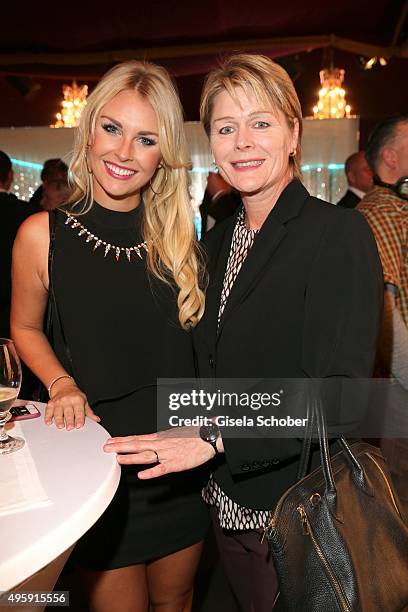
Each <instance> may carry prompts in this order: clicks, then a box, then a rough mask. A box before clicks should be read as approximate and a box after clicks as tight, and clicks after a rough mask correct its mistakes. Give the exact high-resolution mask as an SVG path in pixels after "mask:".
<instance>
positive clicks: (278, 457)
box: [193, 179, 383, 509]
mask: <svg viewBox="0 0 408 612" xmlns="http://www.w3.org/2000/svg"><path fill="white" fill-rule="evenodd" d="M236 216H237V214H235V215H234V216H233V217H231V218H230V219H227V220H226V221H225V222H223V223H221V224H219V225H218V226H217V227H216V228H214V229H213V230H212V231H211V232H209V233H208V235H207V238H206V241H205V246H206V249H207V253H208V257H209V274H210V283H209V287H208V291H207V304H206V311H205V315H204V317H203V319H202V321H201V322H200V323H199V325H198V326H197V328H196V329H195V330H194V333H193V341H194V346H195V352H196V362H197V368H198V374H199V376H200V377H202V378H213V377H218V378H260V377H265V378H304V377H315V378H317V377H318V378H321V377H332V376H344V377H369V376H371V372H372V366H373V361H374V355H375V347H376V340H377V333H378V327H379V320H380V314H381V308H382V292H383V280H382V269H381V264H380V260H379V257H378V253H377V248H376V243H375V240H374V238H373V235H372V233H371V230H370V228H369V226H368V224H367V223H366V221H365V219H364V218H363V216H362V215H361V214H360V213H359V212H357V211H353V210H345V209H341V208H337V207H336V206H333V205H332V204H328V203H326V202H322V201H321V200H319V199H317V198H314V197H311V196H310V195H309V194H308V192H307V191H306V189H305V188H304V187H303V185H302V184H301V183H300V181H299V180H297V179H295V180H293V181H292V182H291V183H290V184H289V185H288V186H287V187H286V189H285V190H284V191H283V193H282V194H281V196H280V198H279V199H278V201H277V203H276V205H275V207H274V208H273V210H272V211H271V213H270V214H269V216H268V217H267V219H266V220H265V222H264V224H263V226H262V228H261V230H260V232H259V234H258V235H257V237H256V238H255V242H254V244H253V246H252V249H251V250H250V252H249V253H248V256H247V258H246V260H245V262H244V263H243V265H242V268H241V270H240V272H239V274H238V277H237V279H236V281H235V283H234V285H233V287H232V290H231V293H230V295H229V299H228V302H227V304H226V307H225V310H224V313H223V316H222V318H221V321H220V326H219V329H218V331H217V315H218V309H219V303H220V295H221V289H222V284H223V278H224V273H225V268H226V263H227V260H228V255H229V251H230V244H231V238H232V234H233V230H234V226H235V221H236ZM224 446H225V451H226V452H225V456H223V457H222V458H221V459H220V460H219V465H218V466H217V467H216V469H215V478H216V480H217V482H218V483H219V484H220V485H221V486H222V488H223V489H224V491H225V492H226V493H227V495H229V496H230V497H231V498H232V499H233V500H235V501H236V502H238V503H240V504H242V505H244V506H247V507H250V508H254V509H271V508H273V507H274V505H275V504H276V502H277V500H278V499H279V497H280V496H281V494H282V493H283V492H284V491H285V489H286V488H287V487H288V486H289V485H290V484H292V483H293V482H294V481H295V480H296V472H297V458H298V456H299V450H300V446H301V442H300V441H299V440H297V439H273V440H271V439H269V440H268V439H263V440H249V439H247V440H237V439H232V438H225V439H224Z"/></svg>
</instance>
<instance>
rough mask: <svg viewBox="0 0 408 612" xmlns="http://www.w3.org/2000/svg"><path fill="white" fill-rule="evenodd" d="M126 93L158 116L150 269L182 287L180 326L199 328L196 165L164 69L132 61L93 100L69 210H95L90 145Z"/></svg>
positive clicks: (149, 200)
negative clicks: (191, 189) (191, 171)
mask: <svg viewBox="0 0 408 612" xmlns="http://www.w3.org/2000/svg"><path fill="white" fill-rule="evenodd" d="M124 90H131V91H137V92H138V93H139V94H140V95H141V96H143V97H144V98H146V100H148V101H149V102H150V104H151V105H152V107H153V109H154V111H155V113H156V116H157V121H158V125H159V138H158V142H159V147H160V151H161V155H162V162H161V164H160V165H159V167H158V168H157V170H156V172H155V174H154V176H153V177H152V179H151V181H150V183H149V184H148V185H145V186H144V188H143V190H142V197H143V201H144V218H143V227H142V232H143V238H144V240H145V241H146V243H147V246H148V253H147V266H148V269H149V271H150V272H151V273H152V274H153V275H154V276H156V277H157V278H159V279H160V280H161V281H163V282H165V283H167V284H169V285H172V286H174V284H175V285H176V287H175V288H177V290H178V294H177V306H178V311H179V321H180V324H181V326H182V327H183V329H189V328H191V327H194V326H195V325H196V324H197V323H198V321H199V320H200V319H201V317H202V315H203V312H204V303H205V298H204V291H203V285H204V282H205V273H204V264H203V256H202V253H201V250H200V248H199V246H198V244H197V241H196V237H195V229H194V222H193V213H192V208H191V204H190V198H189V193H188V173H187V170H188V168H189V167H190V160H189V155H188V150H187V143H186V138H185V134H184V127H183V112H182V109H181V104H180V100H179V98H178V95H177V93H176V90H175V87H174V85H173V83H172V81H171V78H170V76H169V75H168V73H167V71H166V70H165V69H164V68H162V67H160V66H156V65H154V64H150V63H147V62H139V61H130V62H125V63H123V64H118V65H117V66H114V67H113V68H111V70H109V72H107V73H106V74H105V75H104V76H103V77H102V79H101V81H99V83H98V85H97V86H96V88H95V89H94V91H93V92H92V93H91V95H90V96H89V98H88V103H87V105H86V107H85V108H84V110H83V112H82V115H81V119H80V125H79V127H78V129H77V133H76V140H75V145H74V152H73V157H72V160H71V165H70V170H71V176H72V182H73V192H72V196H71V197H70V200H69V202H68V206H69V208H70V210H71V211H72V212H73V213H74V214H79V215H80V214H83V213H85V212H87V211H88V210H90V208H91V207H92V205H93V186H92V175H91V174H90V172H89V170H88V166H87V145H88V142H89V139H90V137H91V138H92V137H93V135H94V133H95V126H96V120H97V117H98V115H99V113H100V111H101V109H102V107H103V106H105V104H107V103H108V102H109V101H110V100H112V98H114V97H115V96H116V95H117V94H118V93H120V92H121V91H124Z"/></svg>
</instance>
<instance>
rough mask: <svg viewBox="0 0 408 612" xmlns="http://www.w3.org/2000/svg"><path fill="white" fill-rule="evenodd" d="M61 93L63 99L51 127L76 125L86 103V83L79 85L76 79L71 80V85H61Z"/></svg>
mask: <svg viewBox="0 0 408 612" xmlns="http://www.w3.org/2000/svg"><path fill="white" fill-rule="evenodd" d="M62 93H63V95H64V99H63V100H62V101H61V110H60V112H59V113H57V114H56V115H55V116H56V119H57V121H56V122H55V123H54V124H53V125H51V127H54V128H61V127H69V128H71V127H76V126H77V125H78V123H79V117H80V116H81V112H82V109H83V108H84V106H85V105H86V97H87V95H88V85H81V86H79V85H77V82H76V81H72V85H63V86H62Z"/></svg>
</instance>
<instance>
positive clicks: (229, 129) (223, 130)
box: [219, 125, 234, 134]
mask: <svg viewBox="0 0 408 612" xmlns="http://www.w3.org/2000/svg"><path fill="white" fill-rule="evenodd" d="M233 131H234V128H232V127H231V126H230V125H226V126H225V127H222V128H221V129H220V130H219V134H232V132H233Z"/></svg>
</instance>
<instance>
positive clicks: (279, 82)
mask: <svg viewBox="0 0 408 612" xmlns="http://www.w3.org/2000/svg"><path fill="white" fill-rule="evenodd" d="M237 87H241V88H242V89H243V90H244V91H245V93H246V94H247V95H254V96H255V98H256V99H257V100H258V101H260V102H263V103H266V104H269V105H271V106H272V108H274V109H278V110H280V111H282V113H283V115H284V116H285V119H286V122H287V124H288V127H289V129H291V130H293V128H294V121H293V120H294V119H297V121H298V123H299V137H298V143H297V147H296V153H295V155H294V156H291V157H289V166H290V167H291V170H292V175H293V176H297V177H298V178H302V172H301V169H300V160H301V140H302V108H301V106H300V102H299V98H298V96H297V93H296V90H295V86H294V85H293V82H292V80H291V78H290V76H289V75H288V73H287V72H286V70H285V69H284V68H282V66H279V64H277V63H276V62H274V61H272V60H271V59H270V58H269V57H266V56H265V55H257V54H251V53H238V54H236V55H231V56H230V57H228V58H227V59H226V60H225V61H223V62H222V64H221V65H220V66H219V68H216V69H215V70H212V71H211V72H210V73H209V74H208V76H207V78H206V80H205V83H204V88H203V91H202V94H201V105H200V117H201V121H202V124H203V126H204V129H205V131H206V133H207V136H208V137H210V129H211V116H212V112H213V107H214V100H215V98H216V96H217V95H218V94H219V93H221V92H222V91H227V92H228V93H229V94H230V96H231V97H232V98H233V99H237V92H236V88H237ZM238 102H239V100H238Z"/></svg>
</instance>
